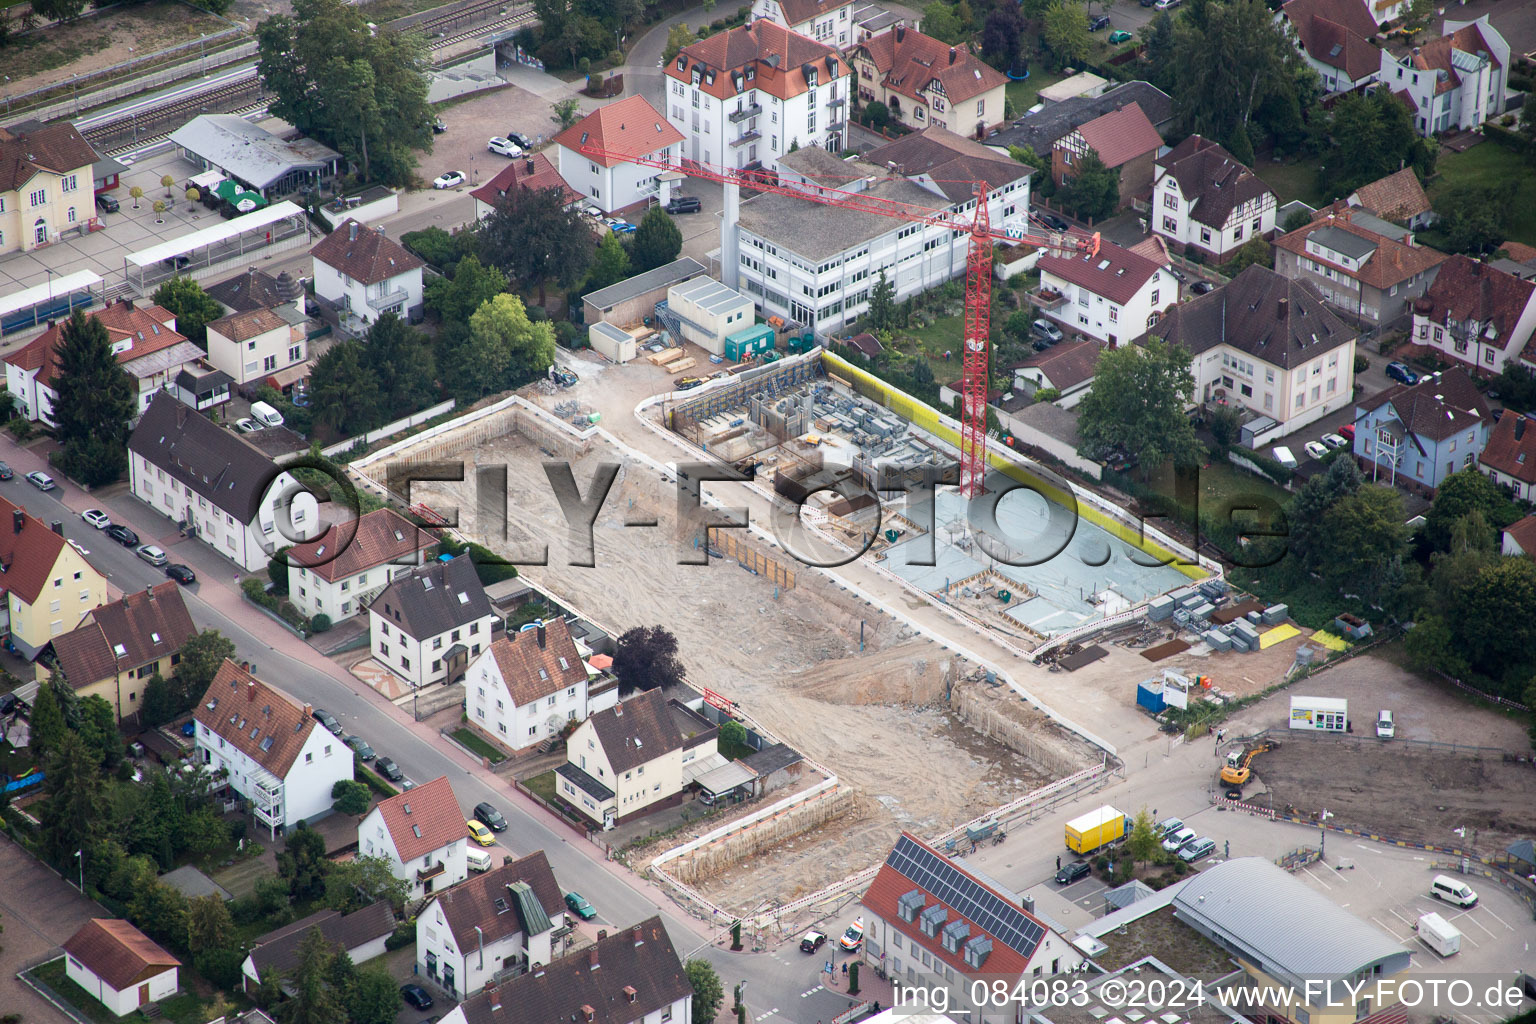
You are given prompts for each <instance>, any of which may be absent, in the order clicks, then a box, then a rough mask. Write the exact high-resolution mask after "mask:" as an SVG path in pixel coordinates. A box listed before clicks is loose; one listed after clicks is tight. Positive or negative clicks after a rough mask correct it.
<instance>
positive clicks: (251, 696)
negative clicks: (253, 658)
mask: <svg viewBox="0 0 1536 1024" xmlns="http://www.w3.org/2000/svg"><path fill="white" fill-rule="evenodd" d="M245 699H246V700H255V699H256V680H254V679H252V680H251V681H250V682H248V683H246V684H245Z"/></svg>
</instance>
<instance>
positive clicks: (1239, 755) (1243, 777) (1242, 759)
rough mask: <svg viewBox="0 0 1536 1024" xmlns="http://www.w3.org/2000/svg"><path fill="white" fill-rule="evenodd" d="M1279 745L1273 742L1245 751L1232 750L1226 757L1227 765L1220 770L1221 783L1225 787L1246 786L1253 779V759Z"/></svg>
mask: <svg viewBox="0 0 1536 1024" xmlns="http://www.w3.org/2000/svg"><path fill="white" fill-rule="evenodd" d="M1277 746H1279V744H1277V743H1275V742H1274V741H1273V740H1263V741H1261V742H1259V743H1255V744H1254V745H1253V746H1251V747H1249V748H1248V749H1247V750H1234V751H1232V753H1230V754H1228V755H1227V763H1226V765H1225V766H1223V767H1222V769H1221V781H1222V784H1223V785H1227V786H1242V785H1246V784H1247V782H1248V780H1249V779H1251V778H1253V759H1254V758H1256V757H1258V756H1259V755H1260V754H1262V753H1264V752H1265V751H1269V750H1274V749H1275V747H1277Z"/></svg>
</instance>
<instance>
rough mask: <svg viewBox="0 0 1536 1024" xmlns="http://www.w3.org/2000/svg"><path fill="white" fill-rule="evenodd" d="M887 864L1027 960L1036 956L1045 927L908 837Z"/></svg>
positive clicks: (897, 844)
mask: <svg viewBox="0 0 1536 1024" xmlns="http://www.w3.org/2000/svg"><path fill="white" fill-rule="evenodd" d="M886 864H888V865H890V866H891V867H892V868H894V869H895V870H896V871H898V872H900V873H901V874H902V875H903V876H904V877H906V878H909V879H911V880H912V882H913V883H914V884H916V885H918V886H919V887H921V888H922V889H923V890H924V891H925V892H928V893H930V894H931V895H932V896H933V897H934V898H935V899H937V900H939V902H941V903H943V904H944V905H945V906H947V907H949V908H950V909H951V910H953V911H955V912H956V913H957V914H959V915H961V916H962V917H964V918H966V919H968V920H970V921H973V922H975V924H976V926H977V927H978V928H980V929H981V930H982V931H984V932H986V933H988V934H990V935H994V936H996V937H997V939H998V941H999V942H1002V943H1003V944H1004V945H1006V946H1007V947H1008V948H1009V949H1012V950H1014V951H1015V952H1017V953H1019V954H1020V955H1021V956H1023V957H1025V958H1026V959H1028V958H1029V957H1030V956H1032V955H1034V952H1035V948H1036V947H1037V946H1039V945H1040V940H1041V939H1043V938H1044V937H1045V929H1044V927H1042V926H1041V925H1040V923H1039V922H1037V921H1035V920H1033V919H1032V918H1030V917H1028V916H1026V915H1025V914H1024V912H1023V910H1021V909H1020V908H1018V907H1015V906H1013V905H1012V904H1010V903H1008V902H1007V901H1006V900H1004V899H1002V898H1001V897H999V896H998V895H997V894H995V893H993V892H991V891H990V890H987V889H984V888H983V887H981V886H980V885H978V884H977V883H976V882H975V880H973V879H971V878H969V877H968V876H966V875H964V874H962V873H961V872H960V870H959V869H958V868H956V867H955V866H954V865H953V864H951V863H950V862H949V861H947V860H945V859H943V858H941V857H938V856H937V855H935V854H934V853H932V852H931V851H929V850H926V849H924V848H923V847H921V846H919V845H918V844H917V843H916V842H914V841H913V840H911V839H908V838H907V837H905V836H903V837H902V838H901V839H899V840H897V841H896V846H895V848H894V849H892V850H891V855H890V856H889V857H888V858H886Z"/></svg>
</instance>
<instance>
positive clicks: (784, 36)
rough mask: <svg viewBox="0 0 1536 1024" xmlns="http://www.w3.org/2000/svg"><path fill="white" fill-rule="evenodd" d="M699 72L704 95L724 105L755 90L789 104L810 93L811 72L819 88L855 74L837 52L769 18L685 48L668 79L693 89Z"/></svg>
mask: <svg viewBox="0 0 1536 1024" xmlns="http://www.w3.org/2000/svg"><path fill="white" fill-rule="evenodd" d="M695 69H697V70H698V71H699V74H700V82H699V91H700V92H706V93H708V94H709V95H711V96H713V97H715V98H716V99H722V100H724V99H730V98H732V97H734V96H738V95H742V94H745V93H749V92H750V91H751V90H753V89H759V90H761V91H763V92H765V93H767V94H768V95H770V96H774V97H776V98H778V99H780V100H787V99H792V98H794V97H796V96H799V95H800V94H802V93H804V92H805V91H806V90H807V89H809V88H810V84H809V76H808V74H807V72H809V71H812V70H814V71H815V74H816V81H817V82H818V83H825V82H828V81H832V80H835V79H838V78H845V77H847V76H848V75H850V74H852V69H851V68H850V67H849V66H848V63H847V62H846V61H845V60H844V59H843V56H842V54H840V53H838V52H837V50H836V49H835V48H834V47H831V46H828V45H826V44H825V43H819V42H817V41H816V40H814V39H812V38H811V37H810V36H805V35H801V34H800V33H799V32H792V31H790V30H789V29H787V28H785V27H784V26H783V25H779V24H777V23H776V22H772V21H769V20H768V19H767V18H759V19H758V20H757V21H754V22H753V23H752V24H750V25H742V26H740V27H739V28H733V29H728V30H726V31H724V32H717V33H715V34H714V35H712V36H710V37H709V38H708V39H701V40H699V41H698V42H697V43H693V44H691V45H689V46H685V47H683V49H682V50H681V51H680V52H679V53H678V55H677V57H676V58H675V59H673V60H672V62H671V63H669V64H668V65H667V68H666V75H667V77H668V78H672V79H675V80H677V81H679V82H683V83H686V84H690V85H691V83H692V81H693V72H694V70H695Z"/></svg>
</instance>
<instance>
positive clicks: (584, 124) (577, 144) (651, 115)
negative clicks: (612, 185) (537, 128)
mask: <svg viewBox="0 0 1536 1024" xmlns="http://www.w3.org/2000/svg"><path fill="white" fill-rule="evenodd" d="M682 141H683V135H682V132H679V131H678V130H677V129H676V128H674V127H672V124H671V122H669V121H668V120H667V118H666V115H665V114H661V113H658V112H657V110H656V108H655V107H653V106H651V105H650V103H648V102H646V99H645V97H644V96H639V95H636V96H630V97H628V98H626V99H622V100H618V101H616V102H613V103H607V104H604V105H603V106H601V107H598V108H597V109H596V110H594V111H592V113H590V114H588V115H587V116H586V117H584V118H582V119H581V120H580V121H577V122H576V123H575V124H573V125H571V126H570V127H569V128H567V129H566V130H565V131H563V132H561V133H560V134H559V135H556V136H555V145H557V146H564V147H565V148H566V149H569V150H571V151H572V152H574V153H579V154H581V156H582V157H583V158H585V159H587V160H591V161H592V162H593V163H597V164H601V165H603V166H604V167H614V166H616V165H618V164H622V163H625V162H626V161H628V160H632V159H634V158H635V157H641V156H649V155H650V154H652V153H655V152H656V151H657V150H661V149H666V148H667V147H668V146H671V145H674V144H676V143H679V142H682ZM587 146H591V147H593V148H595V149H598V150H600V151H601V155H596V154H589V153H587V152H585V148H586V147H587Z"/></svg>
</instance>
